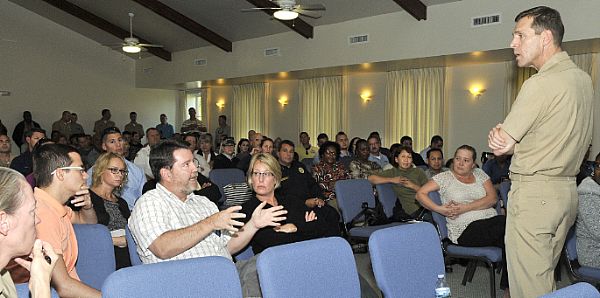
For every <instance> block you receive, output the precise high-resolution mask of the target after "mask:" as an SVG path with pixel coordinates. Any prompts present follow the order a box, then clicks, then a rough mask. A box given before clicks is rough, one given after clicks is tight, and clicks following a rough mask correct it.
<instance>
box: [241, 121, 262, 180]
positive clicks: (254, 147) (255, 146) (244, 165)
mask: <svg viewBox="0 0 600 298" xmlns="http://www.w3.org/2000/svg"><path fill="white" fill-rule="evenodd" d="M251 132H252V131H249V132H248V135H249V136H250V133H251ZM262 140H263V135H262V134H261V133H260V132H254V133H253V134H252V139H250V148H249V149H248V150H249V152H248V154H243V155H242V156H241V157H240V162H238V165H237V167H238V169H240V170H242V171H244V173H246V172H248V167H249V166H250V160H251V159H252V155H254V154H256V153H260V152H262V147H261V144H262Z"/></svg>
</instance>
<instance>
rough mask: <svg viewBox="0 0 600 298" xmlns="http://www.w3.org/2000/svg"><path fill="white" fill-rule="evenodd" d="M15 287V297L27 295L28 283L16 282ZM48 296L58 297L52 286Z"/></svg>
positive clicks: (25, 296)
mask: <svg viewBox="0 0 600 298" xmlns="http://www.w3.org/2000/svg"><path fill="white" fill-rule="evenodd" d="M15 287H16V288H17V297H19V298H21V297H24V298H28V297H29V283H24V284H16V285H15ZM50 297H51V298H59V296H58V293H56V291H55V290H54V289H53V288H50Z"/></svg>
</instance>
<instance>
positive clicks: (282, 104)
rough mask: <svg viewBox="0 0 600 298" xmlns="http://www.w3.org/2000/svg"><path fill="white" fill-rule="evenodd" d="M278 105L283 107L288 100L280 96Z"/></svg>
mask: <svg viewBox="0 0 600 298" xmlns="http://www.w3.org/2000/svg"><path fill="white" fill-rule="evenodd" d="M278 102H279V104H281V107H284V106H286V105H287V104H288V98H287V96H282V97H280V98H279V100H278Z"/></svg>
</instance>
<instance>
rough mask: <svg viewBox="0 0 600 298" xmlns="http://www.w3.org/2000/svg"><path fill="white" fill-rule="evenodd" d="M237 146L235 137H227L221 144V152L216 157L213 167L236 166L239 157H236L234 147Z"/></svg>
mask: <svg viewBox="0 0 600 298" xmlns="http://www.w3.org/2000/svg"><path fill="white" fill-rule="evenodd" d="M234 148H235V141H234V140H233V138H227V139H225V141H224V142H223V144H222V145H221V151H222V152H221V154H219V155H217V156H216V157H215V160H214V163H213V169H231V168H236V167H237V164H238V162H239V161H240V159H239V158H237V157H235V153H234V152H233V149H234Z"/></svg>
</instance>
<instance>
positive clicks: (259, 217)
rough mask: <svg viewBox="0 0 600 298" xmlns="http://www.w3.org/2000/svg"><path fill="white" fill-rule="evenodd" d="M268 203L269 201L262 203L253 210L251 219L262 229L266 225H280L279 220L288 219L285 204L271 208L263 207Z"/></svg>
mask: <svg viewBox="0 0 600 298" xmlns="http://www.w3.org/2000/svg"><path fill="white" fill-rule="evenodd" d="M265 205H267V201H264V202H262V203H260V205H258V206H257V207H256V209H254V211H253V212H252V217H251V218H250V221H251V222H252V224H253V225H254V227H255V228H257V229H261V228H264V227H266V226H273V227H276V226H279V225H280V224H279V222H280V221H283V220H285V219H286V217H285V216H283V215H285V214H287V213H288V212H287V210H285V209H283V206H281V205H279V206H275V207H271V208H269V209H263V208H265Z"/></svg>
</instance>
